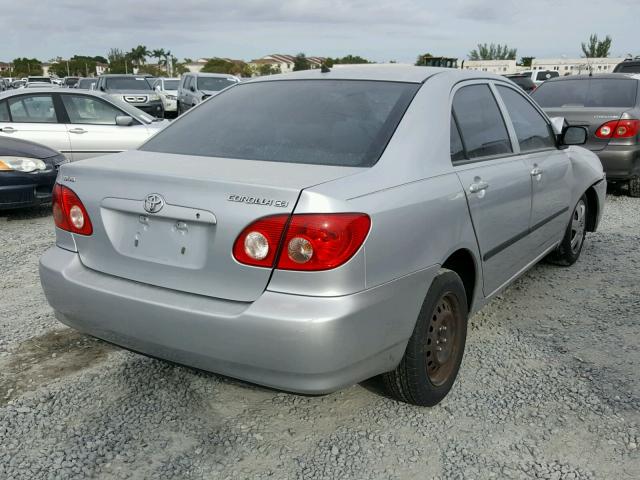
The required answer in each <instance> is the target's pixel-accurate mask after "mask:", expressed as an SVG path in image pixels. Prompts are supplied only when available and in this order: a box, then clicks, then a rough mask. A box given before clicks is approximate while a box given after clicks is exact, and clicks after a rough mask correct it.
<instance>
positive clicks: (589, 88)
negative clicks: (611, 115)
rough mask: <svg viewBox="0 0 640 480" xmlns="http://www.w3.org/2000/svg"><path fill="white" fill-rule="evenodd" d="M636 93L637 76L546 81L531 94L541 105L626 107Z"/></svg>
mask: <svg viewBox="0 0 640 480" xmlns="http://www.w3.org/2000/svg"><path fill="white" fill-rule="evenodd" d="M637 93H638V81H637V80H633V79H617V78H589V79H581V80H561V81H554V82H545V83H543V84H542V85H540V86H539V87H538V89H537V90H536V91H535V92H533V94H532V96H533V98H534V99H535V101H536V102H538V104H539V105H540V106H541V107H542V108H562V107H590V108H598V107H611V108H628V107H633V106H635V105H636V101H637V100H636V98H637Z"/></svg>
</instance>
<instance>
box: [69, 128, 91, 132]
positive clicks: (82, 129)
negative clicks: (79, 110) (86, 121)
mask: <svg viewBox="0 0 640 480" xmlns="http://www.w3.org/2000/svg"><path fill="white" fill-rule="evenodd" d="M69 133H87V131H86V130H85V129H84V128H72V129H70V130H69Z"/></svg>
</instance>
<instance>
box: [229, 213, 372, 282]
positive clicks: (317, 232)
mask: <svg viewBox="0 0 640 480" xmlns="http://www.w3.org/2000/svg"><path fill="white" fill-rule="evenodd" d="M287 221H289V225H288V226H287ZM285 227H286V232H285ZM370 227H371V219H370V218H369V216H368V215H365V214H363V213H333V214H315V213H314V214H297V215H292V216H291V219H290V220H289V216H288V215H275V216H271V217H265V218H262V219H260V220H258V221H256V222H254V223H252V224H251V225H249V226H248V227H247V228H245V229H244V230H243V231H242V233H241V234H240V235H239V236H238V238H237V239H236V242H235V244H234V246H233V256H234V257H235V259H236V260H237V261H239V262H240V263H244V264H247V265H254V266H260V267H273V265H274V260H276V259H277V264H276V268H278V269H282V270H304V271H319V270H329V269H332V268H336V267H339V266H340V265H343V264H344V263H346V262H347V261H348V260H349V259H350V258H351V257H353V255H354V254H355V253H356V252H357V251H358V249H359V248H360V247H361V246H362V244H363V243H364V240H365V238H366V237H367V234H368V233H369V229H370ZM283 232H285V233H284V235H283Z"/></svg>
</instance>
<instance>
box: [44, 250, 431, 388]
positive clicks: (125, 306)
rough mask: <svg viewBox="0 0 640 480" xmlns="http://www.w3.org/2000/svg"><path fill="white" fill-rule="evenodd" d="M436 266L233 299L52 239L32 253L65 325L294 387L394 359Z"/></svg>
mask: <svg viewBox="0 0 640 480" xmlns="http://www.w3.org/2000/svg"><path fill="white" fill-rule="evenodd" d="M437 270H438V267H437V266H434V267H431V268H428V269H425V270H422V271H420V272H418V273H416V274H413V275H410V276H407V277H404V278H401V279H398V280H396V281H393V282H391V283H388V284H385V285H382V286H379V287H375V288H372V289H369V290H366V291H363V292H359V293H356V294H353V295H348V296H342V297H330V298H326V297H306V296H299V295H288V294H283V293H276V292H270V291H266V292H264V293H263V295H262V296H261V297H260V298H259V299H258V300H256V301H255V302H253V303H243V302H233V301H227V300H220V299H214V298H209V297H203V296H198V295H191V294H187V293H183V292H177V291H173V290H167V289H163V288H159V287H153V286H150V285H145V284H140V283H136V282H132V281H129V280H124V279H121V278H117V277H113V276H109V275H105V274H102V273H98V272H95V271H93V270H90V269H88V268H86V267H84V266H83V265H82V263H81V261H80V259H79V256H78V255H77V254H76V253H73V252H68V251H66V250H63V249H61V248H59V247H53V248H51V249H50V250H48V251H47V252H46V253H45V254H44V255H43V256H42V258H41V260H40V278H41V281H42V286H43V289H44V292H45V295H46V297H47V300H48V301H49V303H50V304H51V305H52V307H53V308H54V310H55V311H56V315H57V317H58V319H59V320H60V321H62V322H63V323H65V324H67V325H69V326H71V327H74V328H77V329H78V330H81V331H84V332H86V333H89V334H91V335H94V336H96V337H99V338H102V339H104V340H107V341H109V342H112V343H115V344H118V345H121V346H123V347H125V348H129V349H132V350H136V351H139V352H142V353H145V354H148V355H152V356H156V357H160V358H164V359H167V360H171V361H175V362H178V363H183V364H186V365H190V366H193V367H196V368H201V369H204V370H209V371H213V372H216V373H221V374H224V375H229V376H232V377H236V378H239V379H242V380H247V381H250V382H254V383H258V384H262V385H266V386H270V387H276V388H281V389H284V390H290V391H296V392H301V393H326V392H331V391H334V390H337V389H339V388H341V387H344V386H346V385H351V384H353V383H356V382H358V381H361V380H364V379H366V378H369V377H372V376H374V375H377V374H379V373H382V372H385V371H389V370H391V369H393V368H395V366H396V365H397V364H398V362H399V361H400V359H401V357H402V355H403V353H404V350H405V348H406V343H407V340H408V338H409V336H410V335H411V333H412V331H413V327H414V324H415V320H416V318H417V315H418V312H419V310H420V306H421V303H422V301H423V299H424V295H425V293H426V291H427V289H428V286H429V285H430V283H431V281H432V280H433V277H434V276H435V274H436V273H437Z"/></svg>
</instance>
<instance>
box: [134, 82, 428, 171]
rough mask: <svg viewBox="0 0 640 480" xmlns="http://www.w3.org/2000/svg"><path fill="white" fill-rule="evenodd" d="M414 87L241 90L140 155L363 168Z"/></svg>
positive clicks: (248, 86) (208, 105)
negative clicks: (235, 159)
mask: <svg viewBox="0 0 640 480" xmlns="http://www.w3.org/2000/svg"><path fill="white" fill-rule="evenodd" d="M418 88H419V85H416V84H410V83H399V82H376V81H359V80H358V81H353V80H281V81H265V82H257V83H245V84H239V85H237V86H235V87H233V88H231V89H229V90H227V91H226V92H223V93H221V94H219V95H216V96H214V97H212V98H211V99H210V100H207V101H206V102H205V103H203V104H202V105H201V106H198V108H196V109H195V110H193V111H192V112H189V114H187V115H185V116H184V117H181V118H180V119H178V120H176V121H174V122H173V123H172V124H171V125H170V126H169V127H167V128H165V129H164V130H163V131H161V132H160V133H158V134H157V135H156V136H154V137H153V138H152V139H151V140H149V141H148V142H147V143H146V144H145V145H143V146H142V147H141V150H146V151H151V152H168V153H180V154H184V155H203V156H208V157H227V158H237V159H246V160H266V161H272V162H287V163H312V164H317V165H340V166H355V167H369V166H371V165H373V164H374V163H375V162H376V161H377V160H378V158H379V157H380V155H381V154H382V151H383V150H384V148H385V147H386V145H387V142H388V141H389V139H390V138H391V135H392V134H393V132H394V130H395V128H396V126H397V125H398V122H399V121H400V119H401V118H402V115H403V114H404V112H405V110H406V108H407V106H408V105H409V103H410V102H411V99H412V98H413V95H414V94H415V92H416V91H417V90H418Z"/></svg>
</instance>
